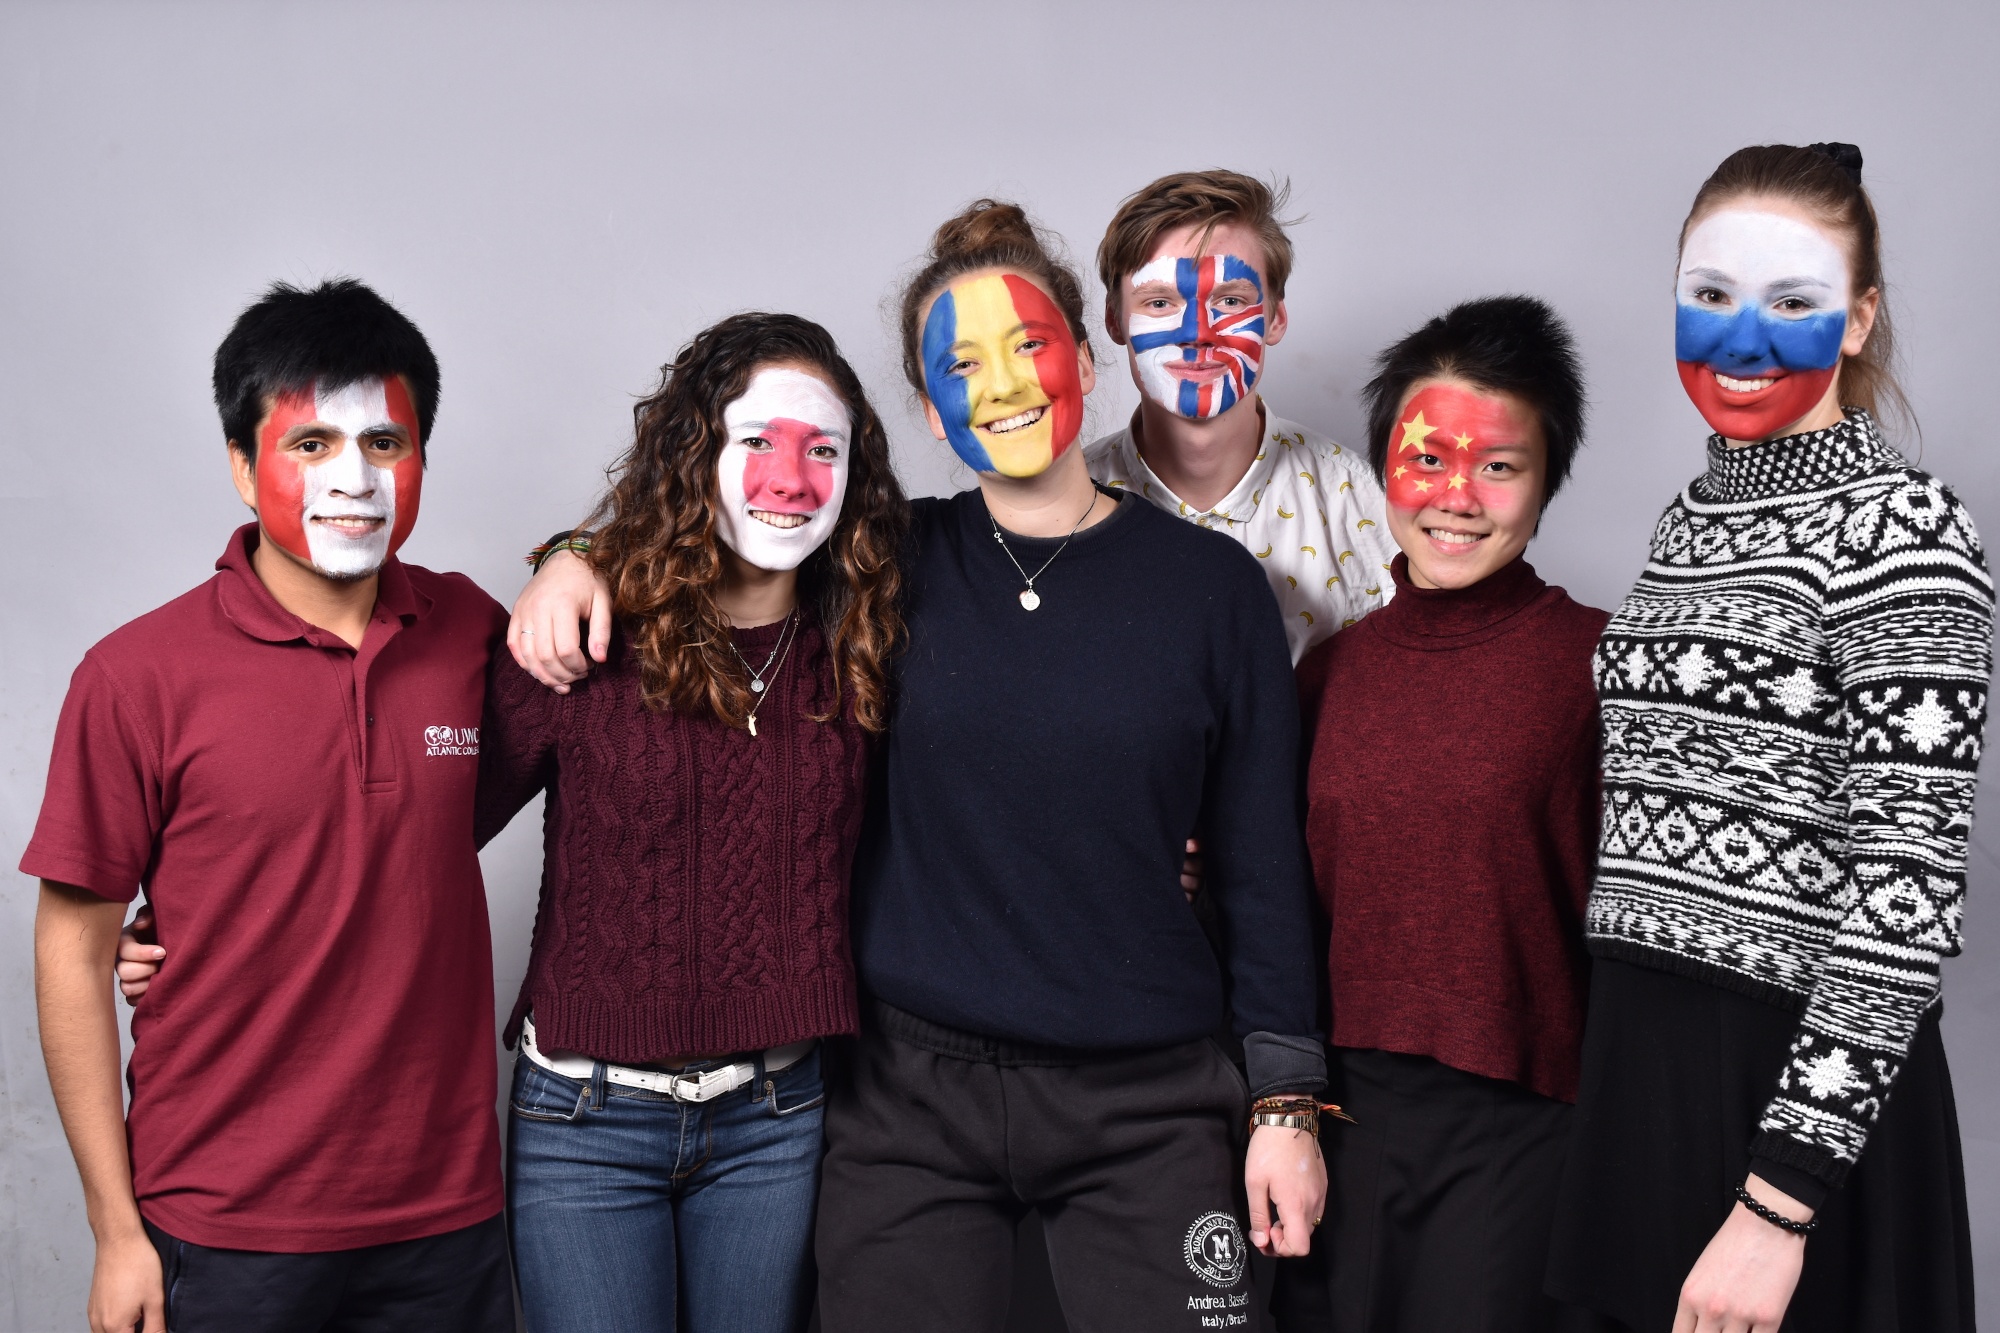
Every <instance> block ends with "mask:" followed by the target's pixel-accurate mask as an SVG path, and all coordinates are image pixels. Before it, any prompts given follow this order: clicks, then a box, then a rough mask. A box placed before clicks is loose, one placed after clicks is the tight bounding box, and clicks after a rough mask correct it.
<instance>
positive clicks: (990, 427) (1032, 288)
mask: <svg viewBox="0 0 2000 1333" xmlns="http://www.w3.org/2000/svg"><path fill="white" fill-rule="evenodd" d="M921 351H922V355H923V362H924V385H925V388H926V390H927V391H928V393H929V395H930V400H931V406H932V407H934V408H936V409H937V413H938V416H939V417H940V418H941V419H942V420H943V421H944V431H945V439H947V440H949V441H950V442H951V447H952V449H953V450H954V451H955V452H956V453H957V454H958V456H959V457H960V458H962V459H964V460H965V462H966V466H968V467H970V468H972V469H973V470H974V471H976V472H997V473H1000V474H1001V475H1002V476H1007V477H1032V476H1035V475H1037V474H1038V473H1041V472H1044V471H1046V470H1047V469H1048V467H1049V465H1050V464H1051V463H1053V462H1055V461H1056V459H1058V458H1060V457H1062V454H1063V451H1064V450H1065V449H1067V448H1069V447H1070V445H1071V444H1073V443H1074V442H1075V441H1076V436H1077V432H1078V431H1079V430H1081V429H1082V427H1083V385H1082V381H1081V378H1080V376H1079V372H1078V369H1077V353H1076V338H1075V336H1074V335H1072V334H1071V333H1070V330H1069V321H1068V320H1066V319H1064V318H1063V316H1062V312H1061V311H1060V310H1058V309H1056V305H1055V302H1053V301H1051V300H1050V299H1049V297H1048V295H1047V293H1045V292H1043V291H1042V289H1041V288H1039V287H1037V286H1036V285H1035V284H1034V283H1033V282H1031V281H1029V280H1028V279H1026V278H1024V277H1020V276H1019V275H1017V274H1013V273H988V274H983V275H981V276H979V277H974V278H967V279H964V280H963V281H960V282H957V283H954V284H952V286H951V287H949V288H948V289H946V290H945V291H944V292H943V293H942V294H940V295H939V296H938V298H937V300H936V301H934V302H932V304H931V311H930V315H929V316H928V318H926V319H925V321H924V335H923V345H922V348H921Z"/></svg>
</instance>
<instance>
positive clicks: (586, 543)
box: [526, 532, 590, 572]
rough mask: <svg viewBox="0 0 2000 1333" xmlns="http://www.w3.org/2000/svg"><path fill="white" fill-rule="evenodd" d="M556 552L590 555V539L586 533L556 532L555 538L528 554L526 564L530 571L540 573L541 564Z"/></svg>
mask: <svg viewBox="0 0 2000 1333" xmlns="http://www.w3.org/2000/svg"><path fill="white" fill-rule="evenodd" d="M557 551H574V552H576V554H578V555H588V554H590V537H589V535H588V534H587V533H578V532H558V533H557V534H556V535H555V536H553V537H551V538H549V539H548V540H547V541H545V542H543V543H542V544H541V545H540V546H537V547H536V548H535V549H534V550H532V551H530V552H528V554H527V557H526V559H527V562H528V565H529V567H530V568H531V569H534V570H535V571H537V572H540V570H541V568H542V562H543V561H544V560H547V559H548V558H549V557H550V556H552V555H554V554H555V553H556V552H557Z"/></svg>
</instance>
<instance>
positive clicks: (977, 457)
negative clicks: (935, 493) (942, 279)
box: [919, 291, 996, 472]
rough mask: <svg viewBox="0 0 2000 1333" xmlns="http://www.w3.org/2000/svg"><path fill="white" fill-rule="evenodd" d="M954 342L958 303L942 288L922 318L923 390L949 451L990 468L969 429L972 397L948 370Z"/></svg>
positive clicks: (976, 469) (975, 468) (969, 463)
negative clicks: (940, 419) (939, 419)
mask: <svg viewBox="0 0 2000 1333" xmlns="http://www.w3.org/2000/svg"><path fill="white" fill-rule="evenodd" d="M957 342H958V303H957V302H956V301H954V300H953V299H952V295H951V293H950V292H948V291H947V292H942V293H940V294H939V295H938V299H937V300H936V301H934V302H932V303H931V313H930V317H929V318H927V319H926V320H924V336H923V342H922V346H921V348H920V349H919V350H920V351H921V352H922V355H923V358H924V391H925V392H926V393H927V394H929V395H930V400H931V406H932V407H934V408H936V409H937V414H938V416H939V417H940V418H942V419H943V421H944V437H945V439H946V441H948V442H949V443H950V445H951V447H952V452H954V453H956V454H957V455H958V456H959V457H960V458H962V459H964V460H965V465H966V466H967V467H969V468H971V469H972V470H973V471H974V472H993V471H995V470H996V469H995V468H994V466H993V460H992V458H990V457H989V456H988V455H987V453H986V446H985V445H984V444H982V443H981V442H980V440H979V436H978V435H976V434H974V433H973V429H972V401H971V398H970V396H969V395H968V393H967V389H966V381H965V380H964V379H963V378H962V377H960V376H957V375H954V374H952V373H951V368H952V367H953V366H955V365H957V364H958V359H959V358H958V354H957V353H956V352H954V351H953V350H952V348H953V347H954V346H955V345H956V344H957Z"/></svg>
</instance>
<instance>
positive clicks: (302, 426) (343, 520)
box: [256, 376, 424, 579]
mask: <svg viewBox="0 0 2000 1333" xmlns="http://www.w3.org/2000/svg"><path fill="white" fill-rule="evenodd" d="M419 444H420V441H419V439H418V428H417V412H416V408H415V406H414V405H413V404H412V403H411V401H410V394H409V390H408V389H407V388H406V387H405V386H404V384H403V381H402V379H401V378H400V377H396V376H391V377H388V378H386V379H384V378H372V379H365V380H358V381H356V382H355V383H353V384H349V385H346V386H344V387H342V388H340V389H336V390H330V391H329V390H325V389H322V388H320V387H319V386H318V385H315V386H314V387H313V389H312V391H311V392H308V393H295V394H285V395H281V396H279V397H278V398H276V399H275V400H274V401H273V403H272V405H271V410H270V412H268V413H267V414H266V415H265V417H264V420H263V422H262V423H261V424H259V426H258V427H257V459H256V472H257V518H258V521H259V523H260V524H261V525H262V526H263V529H264V531H265V533H266V534H268V535H269V536H270V538H271V540H272V541H274V542H276V543H277V544H278V545H279V546H281V547H283V548H284V549H285V550H287V551H290V552H291V553H292V554H293V555H295V556H297V557H298V558H299V559H301V560H303V561H305V562H306V563H307V564H309V565H311V566H313V567H314V568H315V569H317V570H319V571H320V573H322V574H325V575H327V576H328V577H330V578H337V579H354V578H363V577H365V576H367V575H369V574H372V573H374V572H375V571H376V570H377V569H380V568H381V567H382V562H383V561H384V560H386V559H388V558H389V557H390V556H391V555H393V554H394V553H395V552H396V550H397V549H398V548H399V547H401V546H402V544H403V542H404V540H405V539H406V538H408V537H409V535H410V529H412V528H414V527H415V526H416V523H417V505H418V502H419V500H420V499H421V498H422V495H423V487H424V465H423V456H422V453H421V451H420V449H419Z"/></svg>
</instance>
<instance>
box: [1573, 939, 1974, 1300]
mask: <svg viewBox="0 0 2000 1333" xmlns="http://www.w3.org/2000/svg"><path fill="white" fill-rule="evenodd" d="M1797 1026H1798V1018H1797V1016H1796V1015H1794V1014H1792V1013H1790V1012H1788V1011H1786V1010H1784V1009H1781V1008H1778V1007H1776V1006H1773V1005H1769V1004H1765V1003H1763V1002H1761V1001H1758V1000H1753V999H1750V998H1749V997H1747V996H1744V995H1739V994H1737V993H1736V992H1734V991H1731V990H1725V989H1723V988H1722V987H1719V986H1714V985H1711V984H1709V983H1707V982H1701V981H1694V980H1690V979H1688V978H1685V977H1680V976H1675V975H1673V974H1671V973H1668V972H1662V971H1657V970H1654V969H1652V968H1647V967H1641V966H1637V965H1634V964H1631V963H1624V962H1617V961H1614V960H1610V959H1599V960H1597V962H1596V964H1595V966H1594V968H1593V971H1592V977H1591V987H1590V1017H1589V1020H1588V1022H1587V1024H1586V1026H1585V1028H1584V1040H1583V1077H1582V1084H1581V1089H1580V1093H1579V1096H1578V1099H1577V1114H1576V1117H1575V1125H1574V1130H1573V1133H1572V1136H1571V1142H1570V1156H1569V1162H1568V1165H1567V1167H1566V1169H1565V1170H1564V1173H1563V1179H1562V1187H1561V1191H1560V1193H1559V1195H1558V1199H1557V1204H1556V1217H1555V1226H1554V1230H1553V1234H1552V1238H1551V1241H1550V1255H1549V1290H1550V1291H1551V1292H1553V1293H1554V1294H1556V1295H1557V1296H1560V1297H1562V1298H1563V1299H1565V1300H1567V1301H1571V1302H1574V1303H1576V1304H1578V1305H1581V1306H1584V1307H1585V1308H1588V1309H1591V1310H1595V1311H1598V1312H1600V1313H1602V1314H1605V1315H1609V1316H1611V1317H1614V1318H1616V1319H1618V1320H1619V1321H1620V1322H1622V1323H1624V1324H1625V1325H1627V1326H1629V1327H1630V1328H1631V1329H1633V1330H1634V1333H1656V1330H1657V1333H1667V1330H1669V1329H1670V1328H1671V1327H1672V1325H1673V1317H1674V1305H1675V1302H1676V1301H1677V1300H1678V1298H1679V1296H1680V1289H1681V1284H1682V1283H1683V1282H1685V1281H1686V1280H1687V1275H1688V1272H1689V1271H1690V1270H1691V1269H1692V1268H1693V1267H1694V1262H1695V1260H1696V1259H1697V1258H1699V1257H1700V1255H1701V1252H1702V1250H1703V1249H1704V1248H1706V1246H1707V1245H1708V1242H1709V1241H1710V1240H1711V1239H1712V1238H1713V1237H1714V1235H1715V1233H1716V1230H1717V1228H1719V1227H1720V1226H1721V1225H1722V1222H1723V1219H1724V1218H1725V1217H1726V1216H1727V1215H1728V1213H1729V1210H1730V1209H1731V1208H1732V1207H1733V1206H1734V1205H1735V1189H1736V1186H1737V1185H1738V1184H1740V1183H1741V1182H1742V1180H1743V1177H1744V1175H1745V1173H1746V1171H1747V1170H1748V1168H1749V1161H1750V1153H1749V1148H1750V1140H1751V1138H1752V1136H1753V1135H1754V1134H1755V1133H1756V1128H1757V1122H1758V1120H1759V1119H1760V1118H1761V1117H1762V1116H1763V1113H1764V1108H1765V1106H1766V1104H1767V1103H1769V1101H1770V1099H1771V1097H1772V1095H1773V1094H1774V1092H1775V1090H1776V1088H1777V1079H1778V1074H1779V1072H1780V1071H1781V1070H1782V1069H1783V1068H1784V1065H1785V1061H1786V1059H1787V1055H1788V1052H1789V1049H1790V1045H1791V1041H1792V1037H1793V1034H1794V1032H1795V1031H1796V1029H1797ZM1817 1217H1818V1221H1819V1229H1818V1230H1817V1231H1815V1232H1814V1233H1813V1235H1812V1236H1811V1238H1809V1239H1808V1240H1807V1241H1806V1257H1805V1269H1804V1272H1803V1273H1802V1274H1801V1276H1800V1278H1799V1286H1798V1290H1797V1292H1796V1294H1794V1295H1793V1297H1792V1303H1791V1307H1790V1310H1789V1312H1788V1313H1787V1315H1786V1317H1785V1323H1784V1328H1785V1330H1786V1333H1843V1331H1844V1330H1850V1329H1851V1330H1855V1333H1861V1331H1862V1330H1866V1331H1867V1333H1960V1331H1963V1333H1971V1330H1972V1328H1973V1303H1972V1238H1971V1232H1970V1227H1969V1225H1968V1222H1967V1218H1966V1206H1965V1168H1964V1162H1963V1159H1962V1157H1961V1156H1960V1152H1959V1140H1958V1112H1957V1109H1956V1107H1955V1106H1954V1105H1953V1102H1952V1095H1951V1075H1950V1071H1949V1070H1948V1069H1947V1068H1946V1067H1945V1058H1944V1042H1943V1039H1942V1038H1941V1037H1940V1036H1939V1034H1938V1009H1937V1008H1935V1007H1934V1008H1933V1009H1932V1010H1931V1012H1930V1013H1929V1014H1927V1015H1925V1017H1924V1019H1923V1021H1922V1023H1920V1024H1919V1026H1918V1028H1917V1033H1916V1038H1915V1040H1914V1042H1913V1043H1912V1046H1911V1049H1910V1056H1909V1059H1908V1061H1907V1062H1905V1064H1904V1066H1903V1070H1902V1073H1901V1074H1900V1075H1899V1076H1898V1077H1897V1079H1896V1082H1895V1086H1894V1090H1893V1095H1892V1096H1891V1097H1890V1098H1889V1101H1888V1103H1887V1105H1886V1106H1885V1107H1884V1108H1883V1110H1882V1116H1881V1119H1880V1120H1878V1121H1877V1122H1876V1125H1875V1128H1874V1131H1873V1132H1872V1133H1871V1134H1870V1136H1869V1139H1868V1145H1867V1147H1866V1149H1865V1150H1864V1152H1863V1153H1862V1155H1861V1160H1860V1161H1859V1162H1857V1163H1856V1164H1855V1166H1854V1168H1853V1169H1852V1170H1851V1171H1849V1172H1848V1175H1847V1181H1846V1183H1845V1185H1843V1186H1842V1187H1841V1188H1840V1189H1837V1190H1835V1191H1833V1192H1832V1193H1831V1194H1829V1195H1828V1196H1827V1198H1826V1201H1825V1203H1824V1204H1823V1205H1822V1206H1821V1207H1820V1209H1819V1211H1818V1214H1817Z"/></svg>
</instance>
